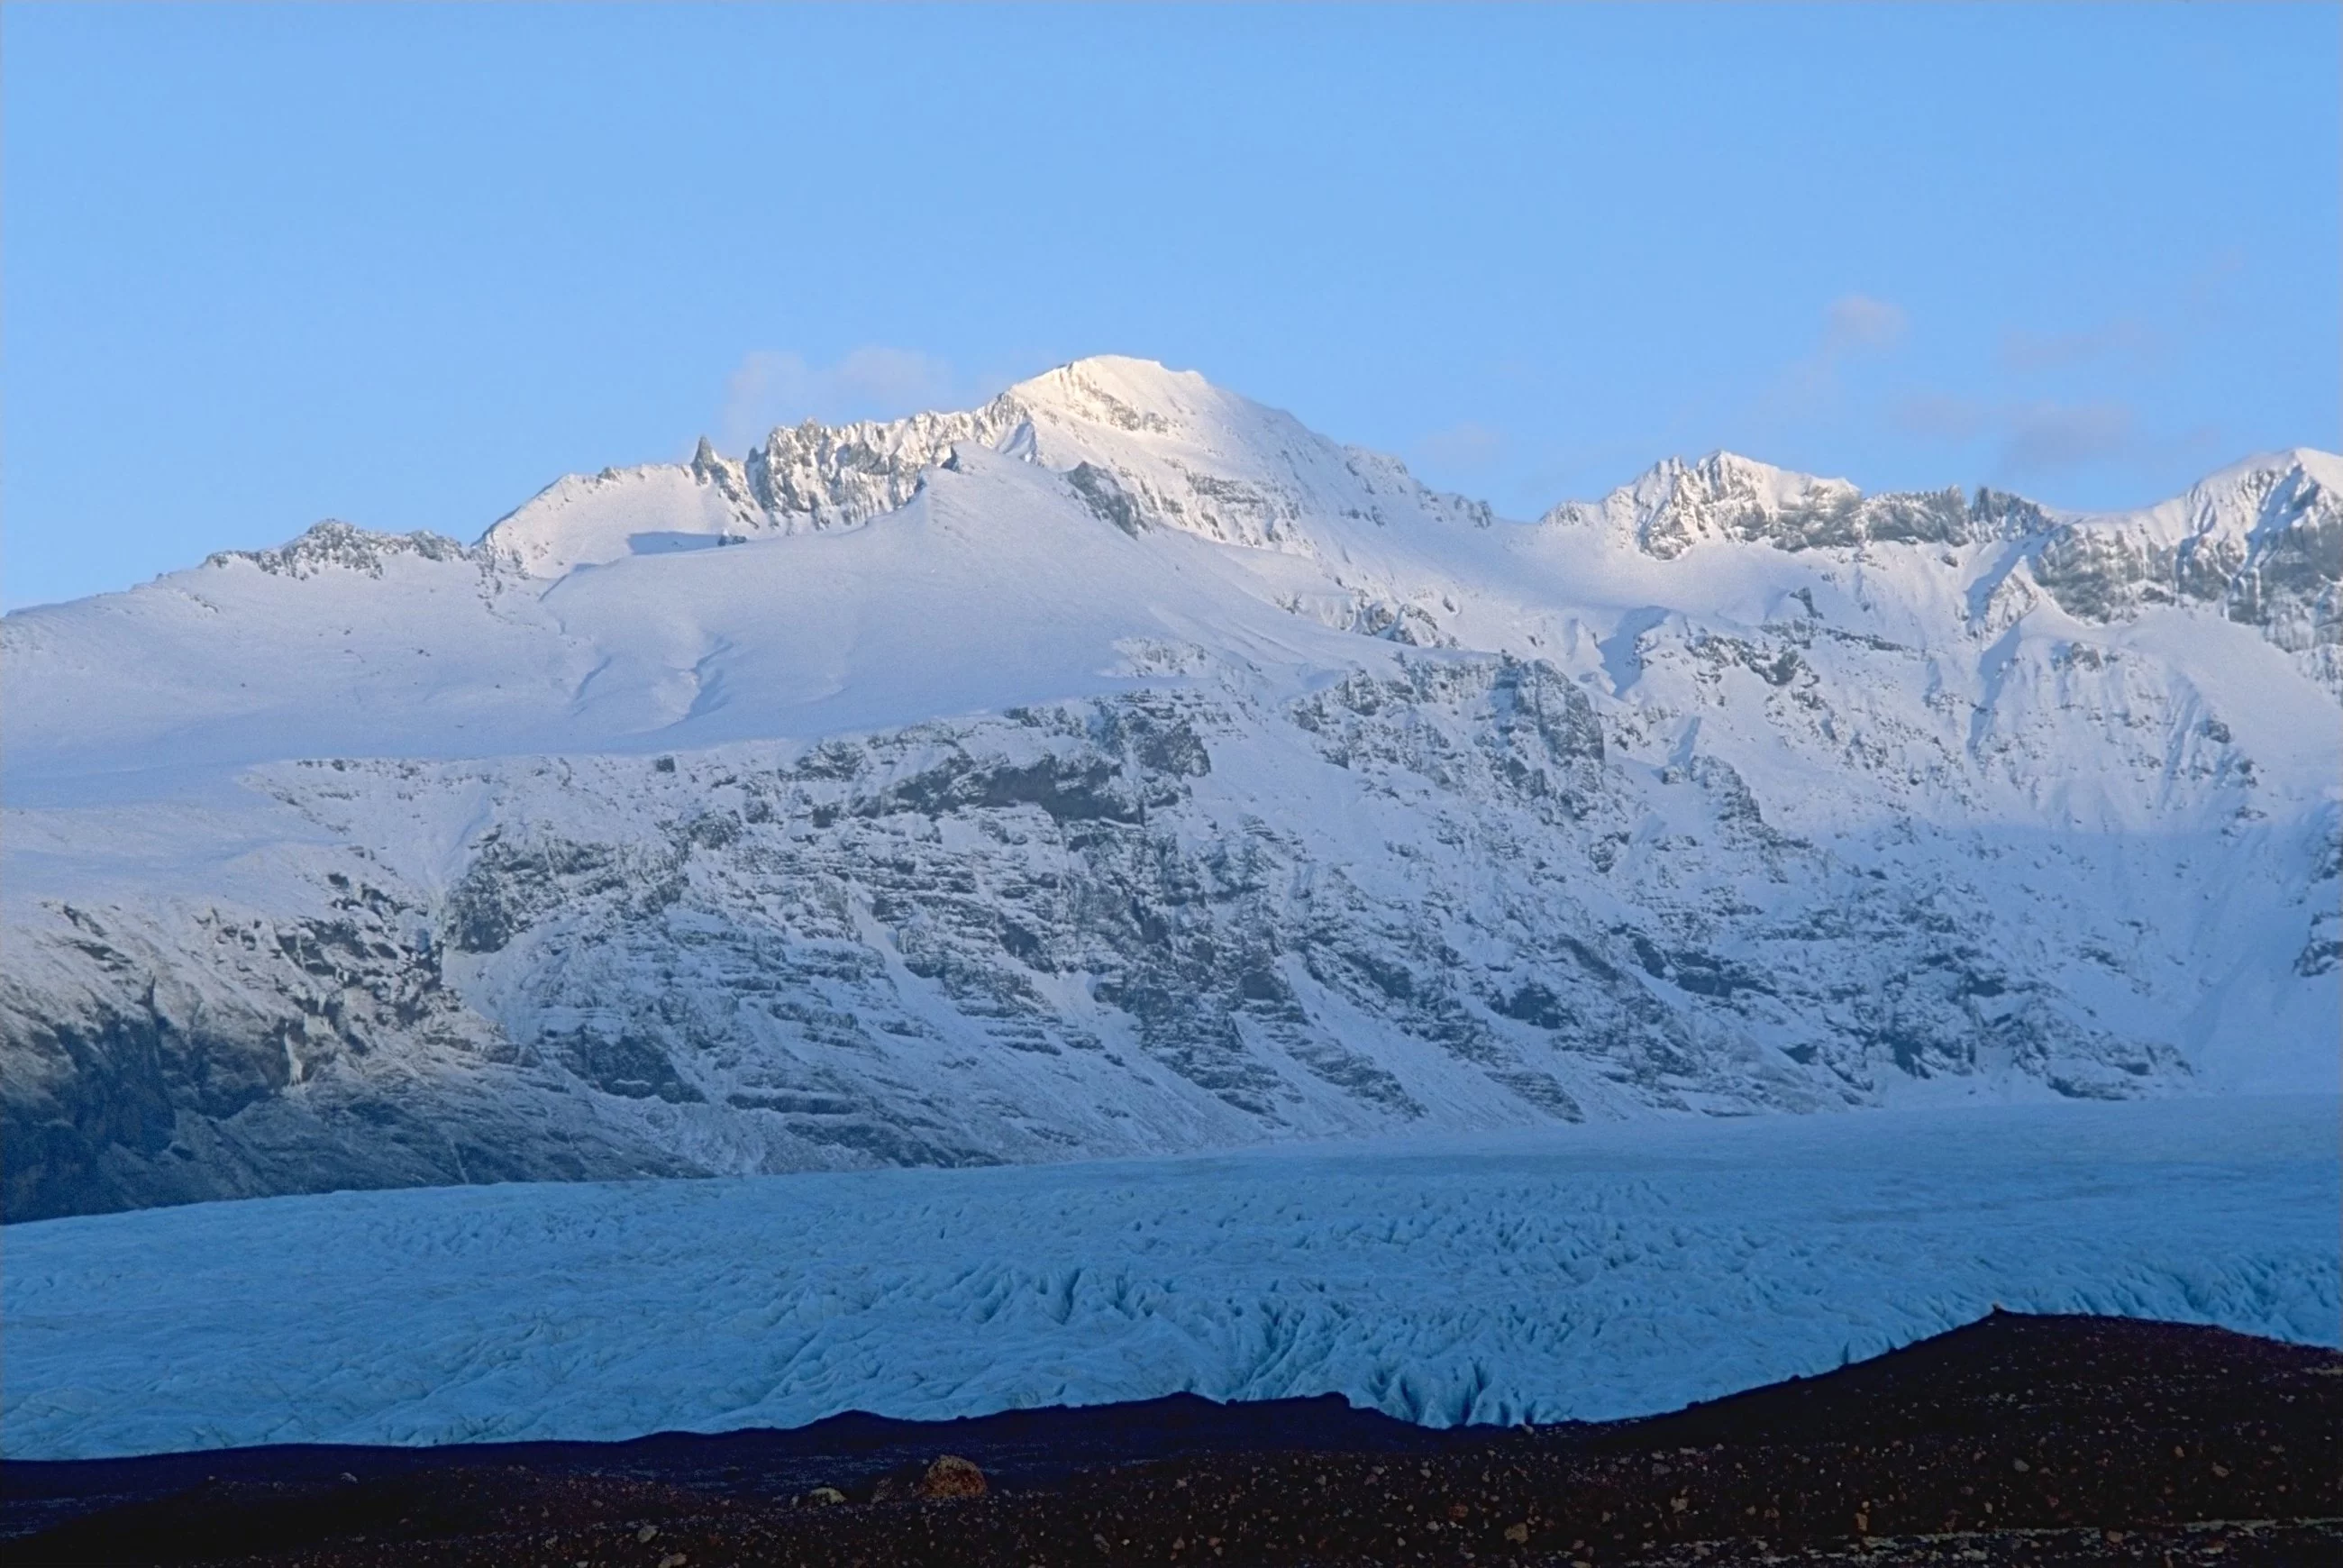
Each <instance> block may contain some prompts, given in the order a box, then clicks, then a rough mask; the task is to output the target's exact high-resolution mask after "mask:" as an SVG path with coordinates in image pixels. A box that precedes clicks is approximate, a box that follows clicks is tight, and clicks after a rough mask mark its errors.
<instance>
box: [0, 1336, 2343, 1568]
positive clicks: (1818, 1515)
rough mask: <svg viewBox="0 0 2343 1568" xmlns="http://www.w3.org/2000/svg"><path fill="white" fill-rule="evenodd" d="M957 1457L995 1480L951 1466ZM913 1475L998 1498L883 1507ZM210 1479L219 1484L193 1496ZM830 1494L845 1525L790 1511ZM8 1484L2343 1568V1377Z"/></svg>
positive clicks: (722, 1523) (25, 1479) (372, 1514)
mask: <svg viewBox="0 0 2343 1568" xmlns="http://www.w3.org/2000/svg"><path fill="white" fill-rule="evenodd" d="M824 1429H826V1430H824ZM946 1432H949V1436H948V1437H947V1436H946V1435H945V1434H946ZM944 1441H949V1442H950V1443H951V1444H952V1445H953V1446H954V1448H955V1449H956V1450H959V1451H961V1452H965V1453H967V1454H972V1455H974V1456H975V1457H974V1458H973V1459H972V1460H971V1459H967V1458H962V1459H960V1460H959V1461H958V1462H957V1464H954V1463H952V1462H949V1461H947V1460H946V1459H944V1458H940V1457H939V1455H938V1451H939V1448H940V1444H941V1442H944ZM328 1465H330V1466H333V1467H334V1468H333V1469H332V1470H331V1471H328V1470H327V1468H326V1467H327V1466H328ZM907 1466H910V1467H912V1469H911V1473H913V1474H914V1475H921V1476H923V1477H924V1479H925V1481H926V1482H929V1483H933V1482H934V1481H935V1478H936V1477H938V1476H939V1475H940V1474H942V1475H951V1476H957V1477H959V1478H960V1479H959V1481H958V1482H957V1483H955V1484H960V1485H966V1484H968V1483H970V1481H973V1482H974V1483H975V1484H976V1485H982V1484H983V1478H982V1476H980V1475H976V1474H974V1473H975V1472H977V1471H978V1470H979V1469H981V1470H982V1471H983V1472H987V1473H990V1475H991V1477H992V1478H993V1481H994V1483H995V1485H994V1486H993V1487H991V1488H990V1489H989V1490H988V1491H986V1492H985V1493H983V1494H982V1495H970V1496H960V1497H951V1498H950V1500H948V1501H939V1500H935V1499H936V1498H937V1497H938V1496H939V1495H940V1494H941V1495H949V1493H948V1492H946V1491H945V1489H943V1488H941V1487H940V1486H933V1485H930V1486H926V1487H923V1488H921V1489H920V1490H923V1491H924V1492H925V1497H924V1498H917V1497H915V1498H911V1499H909V1500H903V1501H873V1500H872V1496H873V1493H874V1492H883V1491H887V1490H888V1486H887V1484H886V1483H888V1481H889V1479H890V1477H891V1476H893V1475H896V1474H899V1473H901V1472H902V1471H903V1470H904V1469H905V1468H906V1467H907ZM959 1466H966V1469H967V1473H962V1472H961V1471H960V1469H959ZM197 1474H208V1475H209V1476H211V1477H212V1478H213V1479H210V1480H207V1481H204V1482H202V1483H201V1484H198V1485H196V1486H194V1487H193V1488H191V1489H182V1488H185V1486H186V1482H187V1481H188V1480H189V1479H192V1478H194V1477H195V1476H196V1475H197ZM817 1475H828V1476H830V1478H831V1480H830V1482H822V1483H820V1484H822V1485H832V1484H833V1483H835V1484H834V1485H833V1490H836V1491H837V1492H838V1493H840V1496H841V1497H843V1498H844V1499H845V1501H844V1502H843V1503H832V1504H830V1505H829V1506H820V1507H810V1506H804V1505H802V1504H800V1503H799V1502H797V1501H796V1500H797V1499H798V1498H799V1497H800V1496H801V1494H803V1493H805V1492H807V1491H808V1490H809V1488H811V1487H812V1486H813V1485H815V1484H816V1482H815V1480H814V1477H816V1476H817ZM6 1480H7V1487H8V1493H9V1498H10V1510H11V1518H12V1522H13V1523H14V1526H15V1527H16V1528H21V1526H22V1523H23V1522H25V1521H27V1520H38V1519H41V1518H44V1517H50V1518H53V1517H55V1511H57V1510H61V1509H69V1508H73V1507H88V1506H89V1505H90V1504H91V1503H92V1502H93V1501H97V1502H105V1501H108V1500H111V1501H113V1502H115V1503H116V1506H113V1507H110V1508H105V1509H102V1510H101V1511H100V1512H97V1513H89V1514H85V1516H84V1517H82V1518H80V1519H77V1520H74V1521H71V1522H69V1523H65V1524H63V1525H60V1526H53V1527H52V1528H51V1529H49V1530H48V1531H47V1532H46V1533H42V1534H38V1535H35V1536H34V1537H32V1538H31V1539H25V1540H18V1541H16V1542H14V1543H11V1550H10V1553H9V1556H10V1560H11V1562H13V1563H97V1562H106V1563H165V1562H173V1563H204V1562H237V1563H286V1564H292V1563H301V1564H315V1565H318V1568H326V1565H332V1568H355V1565H358V1564H369V1565H371V1564H386V1565H387V1564H391V1563H401V1564H404V1563H429V1564H449V1565H454V1564H476V1563H477V1564H487V1563H499V1564H502V1563H545V1564H556V1563H559V1564H574V1563H581V1562H583V1563H596V1564H613V1565H628V1568H631V1565H635V1564H640V1565H641V1568H654V1565H656V1564H659V1563H667V1564H669V1568H686V1565H713V1564H727V1563H775V1564H793V1563H807V1564H814V1563H866V1564H870V1565H871V1568H878V1565H880V1564H892V1563H903V1564H912V1563H1018V1564H1025V1563H1101V1564H1103V1563H1264V1564H1266V1563H1293V1564H1302V1563H1476V1562H1513V1563H1556V1564H1558V1563H1646V1564H1670V1565H1674V1564H1690V1563H1761V1562H1763V1563H1839V1562H1847V1563H1873V1564H1886V1563H1956V1562H1958V1563H1986V1564H1995V1563H2159V1564H2160V1563H2208V1564H2209V1563H2222V1564H2238V1563H2314V1562H2333V1561H2337V1560H2343V1355H2338V1354H2337V1353H2336V1352H2331V1351H2323V1350H2317V1349H2311V1348H2308V1347H2302V1346H2296V1345H2285V1344H2278V1343H2276V1342H2268V1341H2262V1340H2256V1339H2251V1338H2248V1337H2246V1336H2243V1335H2237V1334H2231V1333H2227V1332H2222V1331H2219V1330H2212V1329H2200V1328H2190V1327H2181V1326H2177V1325H2173V1324H2163V1323H2152V1322H2127V1321H2120V1320H2105V1319H2092V1318H2046V1317H2045V1318H2036V1317H2018V1316H2014V1315H2006V1314H2005V1315H1996V1316H1995V1317H1992V1318H1988V1319H1986V1320H1985V1321H1984V1322H1979V1323H1976V1324H1973V1325H1971V1326H1970V1327H1967V1328H1965V1329H1961V1330H1957V1331H1956V1332H1952V1333H1949V1334H1946V1335H1942V1336H1940V1337H1938V1338H1936V1339H1934V1340H1930V1341H1926V1342H1923V1343H1921V1344H1919V1345H1916V1346H1913V1347H1911V1348H1909V1349H1906V1350H1904V1351H1900V1352H1895V1353H1893V1354H1890V1355H1887V1356H1883V1357H1881V1358H1879V1359H1878V1360H1876V1361H1873V1362H1863V1363H1860V1364H1858V1365H1855V1366H1853V1367H1849V1368H1847V1369H1845V1370H1843V1371H1841V1372H1835V1373H1832V1374H1830V1375H1828V1376H1825V1377H1820V1378H1815V1379H1811V1380H1805V1381H1803V1382H1788V1383H1782V1384H1776V1385H1774V1386H1772V1387H1769V1388H1765V1389H1760V1390H1757V1391H1755V1392H1750V1393H1747V1394H1743V1395H1739V1396H1736V1397H1735V1398H1732V1399H1727V1400H1723V1401H1719V1402H1715V1403H1713V1404H1709V1405H1704V1406H1695V1407H1694V1408H1692V1409H1690V1410H1687V1411H1684V1412H1680V1413H1678V1414H1675V1415H1670V1416H1661V1417H1656V1418H1653V1419H1651V1420H1646V1421H1640V1422H1619V1423H1614V1424H1609V1425H1584V1426H1565V1427H1548V1428H1516V1429H1505V1430H1497V1429H1488V1428H1480V1429H1464V1430H1461V1431H1450V1432H1434V1431H1428V1430H1424V1429H1420V1428H1409V1427H1406V1426H1404V1425H1403V1424H1402V1423H1399V1422H1390V1421H1387V1420H1384V1419H1383V1418H1381V1417H1376V1416H1372V1415H1367V1414H1363V1413H1362V1412H1353V1411H1349V1410H1347V1409H1346V1408H1344V1407H1342V1406H1341V1405H1340V1402H1322V1401H1289V1402H1281V1403H1279V1404H1277V1405H1274V1406H1269V1407H1244V1406H1232V1407H1214V1406H1210V1405H1206V1404H1204V1403H1203V1402H1199V1401H1182V1400H1171V1401H1158V1402H1151V1403H1150V1404H1146V1405H1135V1406H1121V1407H1112V1408H1110V1409H1102V1410H1089V1411H1082V1410H1061V1411H1049V1412H1018V1413H1016V1414H1012V1415H1008V1416H1001V1417H991V1418H986V1419H984V1420H981V1421H975V1422H950V1423H940V1424H939V1425H936V1426H930V1427H925V1428H922V1427H920V1426H919V1425H917V1424H915V1423H904V1422H878V1421H875V1420H872V1419H871V1418H862V1417H850V1418H842V1419H841V1420H840V1421H839V1422H825V1423H822V1428H821V1429H808V1430H807V1431H805V1432H773V1433H736V1434H732V1435H730V1436H728V1437H723V1438H703V1439H688V1438H663V1439H653V1440H647V1441H646V1442H641V1443H633V1444H613V1445H590V1444H568V1445H537V1446H535V1447H533V1448H529V1449H522V1448H514V1447H508V1448H504V1449H498V1450H485V1449H471V1450H463V1449H447V1450H440V1451H437V1452H429V1451H426V1452H415V1451H398V1450H351V1449H343V1450H317V1449H312V1450H279V1451H268V1450H246V1451H242V1452H224V1453H214V1454H200V1455H186V1456H159V1457H156V1458H153V1459H146V1460H129V1461H111V1462H102V1463H85V1464H35V1465H25V1464H17V1465H11V1466H9V1467H8V1468H7V1471H6ZM44 1511H49V1512H46V1513H45V1512H44Z"/></svg>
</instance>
